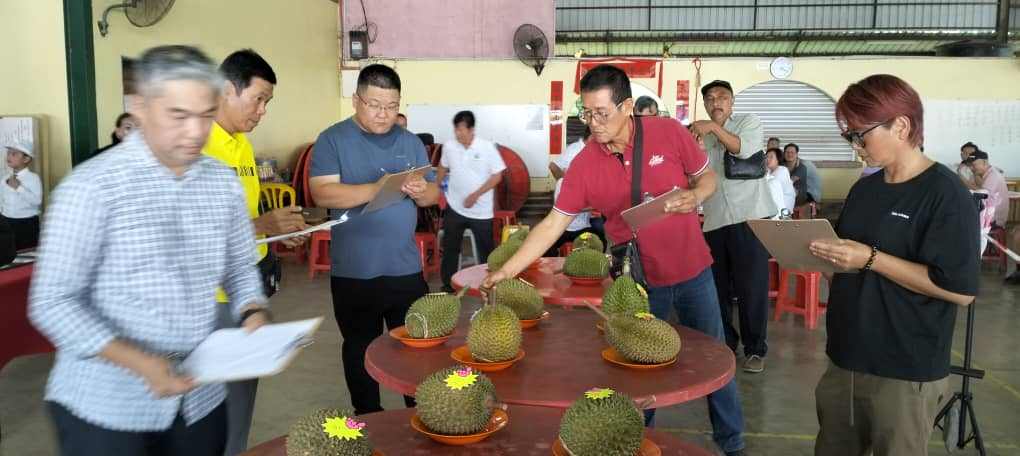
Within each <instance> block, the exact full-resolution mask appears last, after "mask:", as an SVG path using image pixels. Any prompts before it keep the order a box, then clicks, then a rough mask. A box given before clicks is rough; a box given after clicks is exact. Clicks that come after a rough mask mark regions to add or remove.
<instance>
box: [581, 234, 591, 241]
mask: <svg viewBox="0 0 1020 456" xmlns="http://www.w3.org/2000/svg"><path fill="white" fill-rule="evenodd" d="M578 237H580V238H581V239H584V240H586V241H587V240H588V239H591V233H588V232H584V233H581V235H580V236H578Z"/></svg>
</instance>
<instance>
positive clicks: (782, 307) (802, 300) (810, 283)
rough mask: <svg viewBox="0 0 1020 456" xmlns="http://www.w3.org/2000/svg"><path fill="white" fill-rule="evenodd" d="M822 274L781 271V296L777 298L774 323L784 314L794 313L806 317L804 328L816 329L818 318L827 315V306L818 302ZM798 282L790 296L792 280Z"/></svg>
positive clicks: (773, 317) (789, 270) (790, 270)
mask: <svg viewBox="0 0 1020 456" xmlns="http://www.w3.org/2000/svg"><path fill="white" fill-rule="evenodd" d="M821 277H822V273H820V272H814V271H796V270H792V269H780V273H779V296H778V297H777V298H776V311H775V314H773V316H772V320H773V321H779V319H780V318H782V316H783V313H792V314H796V315H801V316H803V317H804V326H805V327H807V329H811V330H813V329H815V328H816V327H817V326H818V317H820V316H821V315H822V314H823V313H825V309H826V304H825V303H824V302H819V300H818V284H819V282H820V281H821ZM791 278H792V279H794V280H796V281H797V290H796V293H795V294H794V295H793V296H790V289H789V287H790V279H791Z"/></svg>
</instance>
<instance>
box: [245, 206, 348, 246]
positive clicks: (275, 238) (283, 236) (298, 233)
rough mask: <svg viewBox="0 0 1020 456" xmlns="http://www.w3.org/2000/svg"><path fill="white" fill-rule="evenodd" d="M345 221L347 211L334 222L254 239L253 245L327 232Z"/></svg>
mask: <svg viewBox="0 0 1020 456" xmlns="http://www.w3.org/2000/svg"><path fill="white" fill-rule="evenodd" d="M346 221H347V211H344V213H343V214H340V217H339V218H337V219H336V220H330V221H328V222H323V223H320V224H318V225H315V226H310V227H308V228H305V229H303V230H301V231H295V232H293V233H287V234H281V235H279V236H273V237H267V238H262V239H256V240H255V244H256V245H258V244H268V243H270V242H276V241H282V240H284V239H290V238H293V237H298V236H304V235H306V234H312V233H314V232H316V231H323V230H328V229H330V228H333V227H334V226H336V225H339V224H341V223H344V222H346Z"/></svg>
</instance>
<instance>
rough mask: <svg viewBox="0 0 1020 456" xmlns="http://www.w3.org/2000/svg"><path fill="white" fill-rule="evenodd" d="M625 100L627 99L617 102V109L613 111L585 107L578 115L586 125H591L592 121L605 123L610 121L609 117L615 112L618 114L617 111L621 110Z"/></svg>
mask: <svg viewBox="0 0 1020 456" xmlns="http://www.w3.org/2000/svg"><path fill="white" fill-rule="evenodd" d="M625 101H626V100H624V101H621V102H619V103H617V104H616V109H615V110H613V112H606V111H601V110H600V111H593V110H591V109H585V110H583V111H581V113H580V114H578V116H577V117H578V118H579V119H581V123H583V124H585V125H591V123H592V122H595V123H599V124H603V125H605V123H606V122H607V121H609V118H610V117H612V116H613V114H616V113H618V112H620V107H621V106H623V103H624V102H625Z"/></svg>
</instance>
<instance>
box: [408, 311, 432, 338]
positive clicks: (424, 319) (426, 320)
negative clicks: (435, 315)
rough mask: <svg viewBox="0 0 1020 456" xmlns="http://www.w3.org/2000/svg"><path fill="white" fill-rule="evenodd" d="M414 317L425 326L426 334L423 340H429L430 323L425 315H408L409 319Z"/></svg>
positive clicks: (415, 313)
mask: <svg viewBox="0 0 1020 456" xmlns="http://www.w3.org/2000/svg"><path fill="white" fill-rule="evenodd" d="M412 315H413V316H415V317H417V318H418V319H419V320H421V325H422V326H424V330H425V334H423V335H422V339H428V338H429V321H428V319H426V318H425V316H424V315H422V314H420V313H418V312H412V313H409V314H407V316H408V317H410V316H412Z"/></svg>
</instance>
